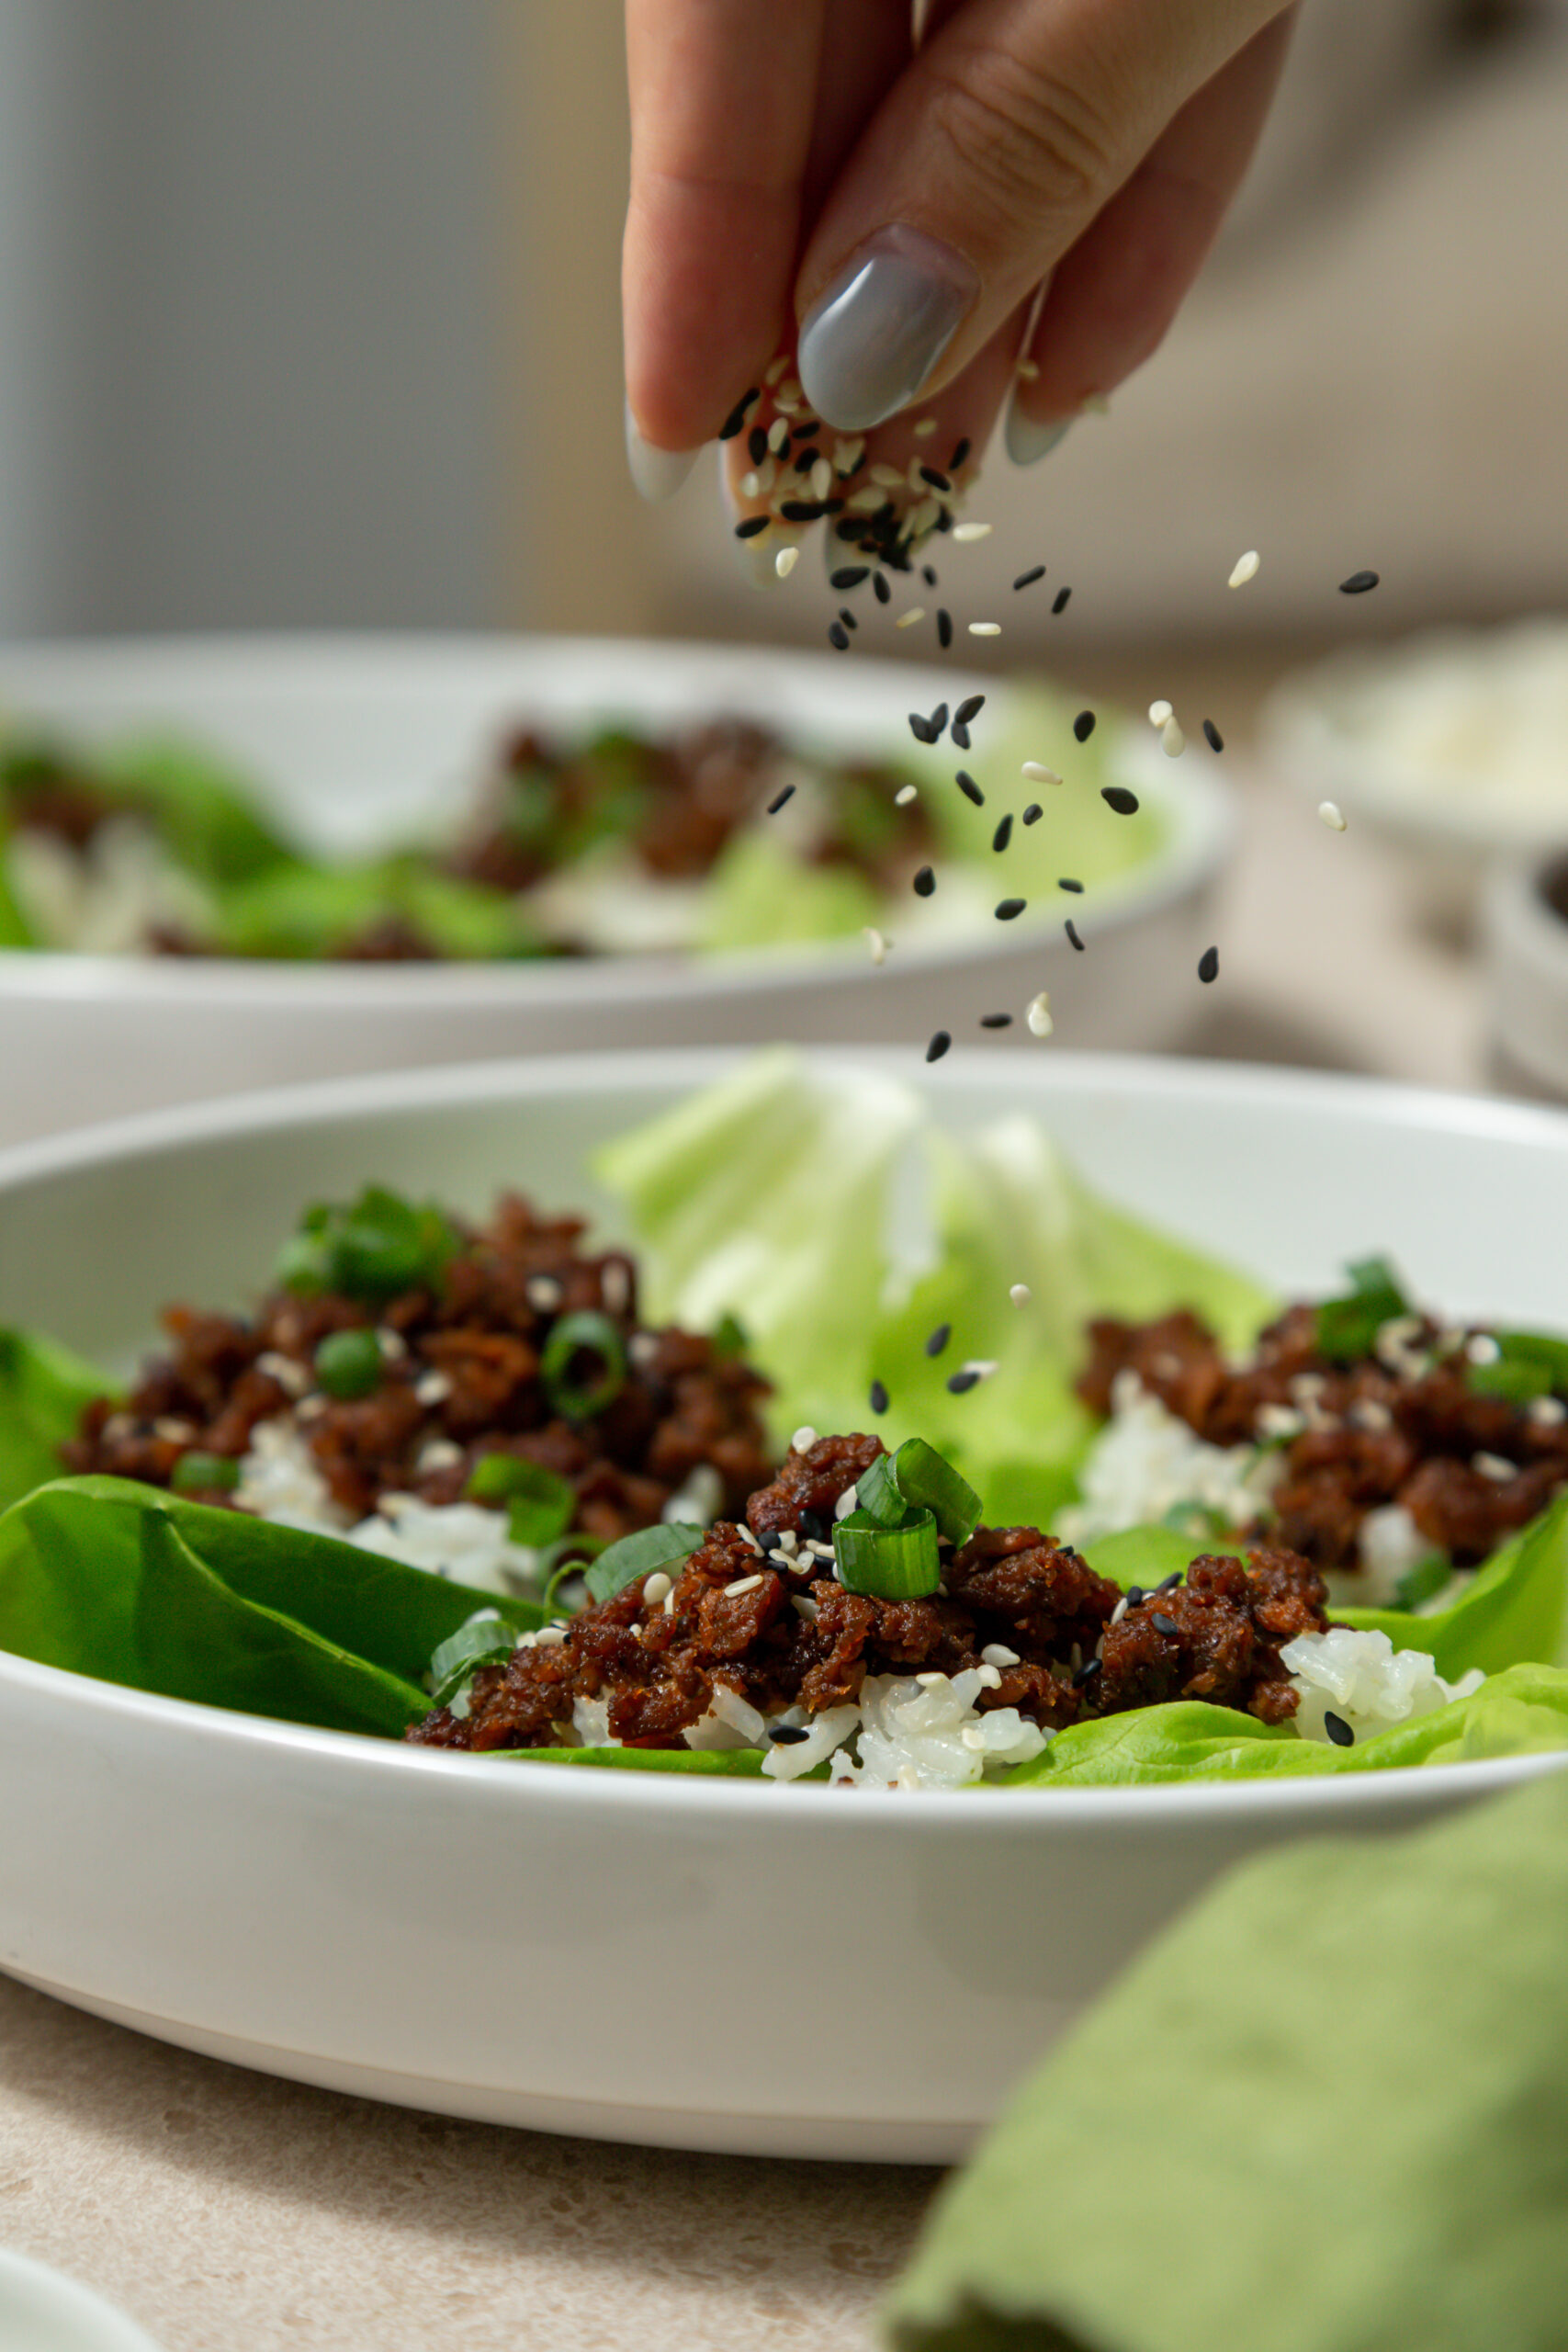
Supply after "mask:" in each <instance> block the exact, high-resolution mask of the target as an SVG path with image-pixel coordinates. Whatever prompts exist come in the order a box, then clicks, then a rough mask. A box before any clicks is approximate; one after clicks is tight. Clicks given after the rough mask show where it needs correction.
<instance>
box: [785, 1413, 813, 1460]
mask: <svg viewBox="0 0 1568 2352" xmlns="http://www.w3.org/2000/svg"><path fill="white" fill-rule="evenodd" d="M816 1442H817V1432H816V1430H814V1429H813V1428H812V1426H811V1424H810V1422H809V1421H802V1423H801V1425H800V1427H799V1428H798V1429H797V1430H796V1431H795V1435H794V1436H793V1437H792V1438H791V1440H790V1451H791V1453H809V1452H810V1450H811V1448H812V1447H813V1446H814V1445H815V1444H816Z"/></svg>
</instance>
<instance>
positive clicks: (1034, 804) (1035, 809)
mask: <svg viewBox="0 0 1568 2352" xmlns="http://www.w3.org/2000/svg"><path fill="white" fill-rule="evenodd" d="M1044 814H1045V811H1044V809H1042V807H1041V806H1040V803H1039V801H1038V800H1032V801H1031V802H1030V804H1029V806H1028V808H1027V809H1025V810H1024V812H1023V821H1024V823H1025V824H1026V825H1037V824H1038V823H1039V822H1040V820H1041V818H1042V817H1043V815H1044Z"/></svg>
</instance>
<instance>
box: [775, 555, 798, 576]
mask: <svg viewBox="0 0 1568 2352" xmlns="http://www.w3.org/2000/svg"><path fill="white" fill-rule="evenodd" d="M799 561H800V549H799V548H780V549H779V551H778V553H777V555H776V556H774V558H773V570H774V571H776V572H777V573H778V575H779V578H780V579H781V580H787V579H788V578H789V575H790V573H791V572H792V571H794V570H795V565H796V564H797V563H798V562H799Z"/></svg>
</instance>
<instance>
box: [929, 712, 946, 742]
mask: <svg viewBox="0 0 1568 2352" xmlns="http://www.w3.org/2000/svg"><path fill="white" fill-rule="evenodd" d="M928 724H929V726H930V728H931V741H932V742H933V743H934V742H936V741H937V740H938V739H939V737H940V736H941V735H942V731H943V729H945V728H946V725H947V705H946V704H945V703H944V702H939V703H938V705H937V707H936V708H935V709H934V710H933V711H932V712H931V718H930V720H929V721H928Z"/></svg>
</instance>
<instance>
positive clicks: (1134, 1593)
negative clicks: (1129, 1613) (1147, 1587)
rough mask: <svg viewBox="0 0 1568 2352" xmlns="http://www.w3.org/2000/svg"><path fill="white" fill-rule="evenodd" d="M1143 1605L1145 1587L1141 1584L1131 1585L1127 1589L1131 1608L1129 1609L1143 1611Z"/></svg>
mask: <svg viewBox="0 0 1568 2352" xmlns="http://www.w3.org/2000/svg"><path fill="white" fill-rule="evenodd" d="M1143 1605H1144V1588H1143V1586H1142V1585H1141V1584H1130V1585H1129V1586H1128V1587H1127V1606H1128V1608H1129V1609H1141V1608H1142V1607H1143Z"/></svg>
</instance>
